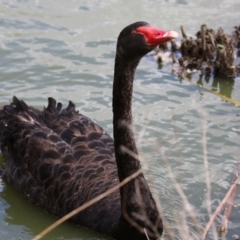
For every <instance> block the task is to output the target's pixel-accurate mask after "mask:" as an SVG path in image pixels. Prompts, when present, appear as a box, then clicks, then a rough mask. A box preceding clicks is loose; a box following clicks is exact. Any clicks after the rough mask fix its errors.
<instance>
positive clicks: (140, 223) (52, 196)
mask: <svg viewBox="0 0 240 240" xmlns="http://www.w3.org/2000/svg"><path fill="white" fill-rule="evenodd" d="M176 36H177V33H176V32H173V31H170V32H166V31H163V30H159V29H157V28H154V27H151V26H150V25H149V24H148V23H146V22H136V23H133V24H131V25H129V26H127V27H126V28H124V29H123V30H122V31H121V33H120V35H119V37H118V42H117V51H116V58H115V71H114V82H113V102H112V104H113V126H114V131H113V135H114V140H113V139H112V138H111V137H110V136H109V135H108V134H107V133H106V132H105V131H104V130H103V129H102V128H101V127H100V126H98V125H97V124H96V123H94V122H93V121H92V120H91V119H89V118H87V117H85V116H83V115H81V114H79V113H78V111H76V110H75V105H74V104H73V103H72V102H71V101H70V102H69V105H68V107H67V108H63V107H62V104H61V103H57V102H56V101H55V100H54V99H53V98H49V99H48V106H47V108H44V109H43V111H40V110H37V109H35V108H33V107H30V106H28V105H27V104H26V103H25V102H24V101H22V100H19V99H18V98H16V97H13V100H12V103H11V104H9V105H6V106H4V107H3V109H2V110H0V146H1V151H2V154H3V156H4V159H5V163H4V167H3V177H4V178H5V179H6V180H7V181H8V182H10V183H11V184H12V185H13V186H14V187H15V188H16V189H17V190H18V191H19V192H20V193H21V194H22V195H23V196H24V197H25V198H26V199H27V200H28V201H29V202H31V203H33V204H35V205H36V206H38V207H40V208H43V209H45V210H46V211H48V212H49V213H51V214H54V215H57V216H63V215H65V214H67V213H69V212H70V211H72V210H73V209H75V208H77V207H78V206H80V205H82V204H84V203H85V202H87V201H89V200H91V199H93V198H94V197H96V196H98V195H99V194H101V193H103V192H105V191H107V190H108V189H110V188H112V187H113V186H115V185H116V184H117V183H119V181H120V182H121V181H123V180H124V179H125V178H127V177H128V176H130V175H131V174H133V173H135V172H136V171H138V170H139V169H140V168H141V166H140V162H139V160H138V159H136V158H135V157H134V156H133V154H130V152H129V151H131V152H132V153H134V154H137V153H138V152H137V148H136V145H135V141H134V135H133V132H132V130H131V124H132V110H131V102H132V89H133V79H134V74H135V70H136V67H137V65H138V64H139V61H140V59H141V58H142V57H143V56H144V55H145V54H147V53H148V52H150V51H151V50H153V49H154V48H155V47H156V46H157V45H159V44H160V43H163V42H166V41H169V40H171V39H173V38H175V37H176ZM122 146H124V147H125V149H128V151H124V150H123V147H122ZM70 220H71V221H72V222H74V223H76V224H79V225H81V226H84V227H87V228H91V229H93V230H95V231H98V232H100V233H103V234H106V235H109V236H111V237H113V238H115V239H121V240H123V239H125V240H141V239H143V240H146V239H147V237H146V235H148V237H149V239H157V238H159V237H160V236H161V234H162V231H163V225H162V220H161V216H160V214H159V211H158V209H157V207H156V203H155V201H154V199H153V197H152V194H151V192H150V190H149V187H148V185H147V182H146V180H145V178H144V176H143V174H142V173H141V174H140V175H138V176H137V177H136V178H135V179H134V180H131V181H130V182H129V183H127V184H126V185H124V186H123V187H122V188H121V189H120V190H118V191H115V192H114V193H112V194H110V195H109V196H107V197H105V198H104V199H102V200H100V201H99V202H97V203H95V204H94V205H92V206H90V207H88V208H87V209H85V210H84V211H82V212H80V213H78V214H77V215H75V216H74V217H72V218H71V219H70Z"/></svg>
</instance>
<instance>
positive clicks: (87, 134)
mask: <svg viewBox="0 0 240 240" xmlns="http://www.w3.org/2000/svg"><path fill="white" fill-rule="evenodd" d="M0 136H1V138H0V143H1V150H2V152H3V155H4V157H5V168H4V172H3V176H4V177H5V178H7V180H8V181H9V182H10V183H11V184H13V185H14V186H15V187H16V188H17V189H18V190H19V191H20V192H21V194H22V195H24V196H25V197H26V198H27V199H28V201H30V202H31V203H33V204H35V205H37V206H39V207H41V208H43V209H45V210H46V211H48V212H49V213H51V214H54V215H57V216H63V215H65V214H67V213H68V212H70V211H71V210H73V209H75V208H77V207H78V206H80V205H82V204H83V203H85V202H87V201H89V200H91V199H92V198H94V197H96V196H98V195H100V194H101V193H103V192H105V191H106V190H108V189H110V188H111V187H113V186H115V185H116V184H117V183H118V182H119V179H118V174H117V166H116V162H115V154H114V143H113V139H112V138H111V137H110V136H109V135H108V134H107V133H106V132H105V131H104V130H103V129H102V128H101V127H99V126H98V125H97V124H95V123H94V122H93V121H91V120H90V119H89V118H87V117H85V116H83V115H81V114H79V113H78V112H77V111H76V110H75V106H74V104H73V103H72V102H69V105H68V107H67V108H65V109H63V108H62V104H61V103H58V104H56V101H55V100H54V99H53V98H49V104H48V107H47V108H44V110H43V111H39V110H37V109H34V108H31V107H28V106H27V105H26V103H25V102H23V101H19V100H18V99H17V98H16V97H14V98H13V101H12V103H11V104H10V105H7V106H5V107H4V109H3V110H1V111H0ZM120 215H121V209H120V195H119V191H115V192H114V193H113V194H111V195H109V196H108V197H106V198H104V199H102V200H101V201H99V202H97V203H96V204H94V205H92V206H91V207H89V208H87V209H86V210H84V211H83V212H81V213H79V214H78V215H76V216H75V217H73V218H72V219H71V220H72V221H73V222H75V223H77V224H80V225H82V226H85V227H89V228H92V229H94V230H96V231H99V232H104V233H108V232H109V231H110V230H111V229H112V227H113V228H114V226H116V225H117V223H118V220H119V218H120ZM110 226H111V227H110Z"/></svg>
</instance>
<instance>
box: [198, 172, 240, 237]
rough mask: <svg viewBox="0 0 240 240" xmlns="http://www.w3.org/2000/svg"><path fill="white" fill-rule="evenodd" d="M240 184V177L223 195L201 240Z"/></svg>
mask: <svg viewBox="0 0 240 240" xmlns="http://www.w3.org/2000/svg"><path fill="white" fill-rule="evenodd" d="M239 183H240V175H239V176H238V177H237V179H236V181H235V182H234V183H233V184H232V186H231V188H230V189H229V190H228V192H227V194H226V195H225V197H224V199H223V200H222V202H221V203H220V204H219V206H218V207H217V209H216V210H215V212H214V213H213V215H212V216H211V218H210V220H209V222H208V224H207V226H206V227H205V229H204V232H203V234H202V236H201V238H200V239H201V240H204V239H205V238H206V235H207V233H208V231H209V230H210V228H211V226H212V224H213V221H214V219H215V218H216V217H217V215H218V214H219V212H220V211H221V210H222V208H223V207H224V205H225V204H226V203H227V201H228V200H229V198H230V197H231V195H232V194H233V192H234V191H236V187H237V185H238V184H239Z"/></svg>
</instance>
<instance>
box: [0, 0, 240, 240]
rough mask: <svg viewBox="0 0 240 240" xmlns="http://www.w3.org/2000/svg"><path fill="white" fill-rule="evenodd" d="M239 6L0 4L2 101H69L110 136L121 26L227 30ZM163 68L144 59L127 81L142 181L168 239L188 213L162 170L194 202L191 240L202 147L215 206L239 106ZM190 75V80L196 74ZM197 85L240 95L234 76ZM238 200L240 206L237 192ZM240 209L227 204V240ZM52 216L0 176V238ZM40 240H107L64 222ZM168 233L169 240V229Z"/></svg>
mask: <svg viewBox="0 0 240 240" xmlns="http://www.w3.org/2000/svg"><path fill="white" fill-rule="evenodd" d="M239 9H240V3H239V1H238V0H231V1H230V0H222V1H217V0H208V1H207V0H201V1H200V0H198V1H194V2H193V1H189V0H176V1H173V0H169V1H167V0H166V1H163V0H161V1H160V0H159V1H156V0H148V1H147V0H138V1H126V0H123V1H115V0H111V1H110V0H109V1H101V0H93V1H73V0H72V1H71V0H69V1H63V0H58V1H57V0H49V1H44V2H41V1H38V0H35V1H33V0H29V1H27V0H19V1H15V0H11V1H1V2H0V72H1V77H0V97H1V102H0V105H4V104H7V103H9V101H10V99H11V96H12V95H17V96H18V97H19V98H23V99H24V100H26V101H27V103H28V104H30V105H33V106H35V107H37V108H42V106H44V105H46V98H47V97H49V96H52V97H54V98H56V99H57V100H58V101H61V102H63V103H64V104H65V105H66V104H67V102H68V99H71V100H73V101H74V102H75V103H76V106H77V108H78V109H79V110H80V111H81V112H82V113H83V114H85V115H87V116H89V117H90V118H92V119H94V120H95V121H96V122H97V123H98V124H100V125H101V126H103V127H104V128H105V129H106V130H107V131H108V132H109V133H110V134H111V133H112V120H111V119H112V111H111V92H112V89H111V88H112V75H113V64H114V61H113V59H114V55H115V44H116V38H117V36H118V33H119V31H120V30H121V29H122V28H123V27H125V26H126V25H128V24H130V23H132V22H135V21H138V20H145V21H148V22H149V23H151V24H153V25H155V26H158V27H162V28H164V29H169V30H178V29H179V25H180V24H183V25H184V26H185V29H186V31H187V32H188V33H190V34H194V33H195V32H196V30H197V29H198V28H199V26H200V25H201V24H202V23H206V24H207V25H208V26H211V27H212V28H214V29H217V28H218V27H220V26H222V27H223V28H224V29H225V31H226V32H231V31H232V30H233V28H232V27H233V26H235V25H237V24H240V22H238V21H239ZM169 68H170V67H169V66H165V67H164V68H163V69H162V70H160V69H158V68H157V64H156V62H155V60H154V58H153V57H152V56H150V55H149V56H146V57H145V58H144V59H143V60H142V61H141V64H140V65H139V67H138V71H137V73H136V80H135V84H134V96H133V114H134V127H135V129H136V133H137V134H136V138H137V142H138V146H139V151H140V153H141V156H142V158H143V159H144V161H145V162H146V163H147V166H148V170H145V172H146V176H147V179H148V181H149V183H150V185H151V186H152V187H153V188H154V189H153V190H154V192H155V196H156V198H157V199H159V200H160V202H161V206H162V209H163V215H164V217H165V219H166V222H167V223H166V225H168V226H169V228H170V229H171V231H172V232H173V235H174V237H173V239H177V238H181V231H180V233H179V231H178V230H179V229H181V226H182V224H183V223H184V219H185V217H184V214H185V213H186V212H185V211H183V210H184V208H183V202H182V198H181V197H180V196H179V193H178V192H177V190H176V188H175V186H174V184H173V181H172V179H171V178H170V176H171V174H170V172H169V171H170V170H169V169H171V171H172V173H173V175H174V177H175V179H176V180H177V182H178V183H179V184H180V186H181V189H182V190H183V192H184V194H185V195H186V198H187V199H188V201H189V202H190V203H191V204H192V206H193V208H194V210H192V211H191V212H194V213H195V214H196V215H197V223H195V222H194V221H193V220H192V219H190V218H189V216H188V217H187V218H186V223H185V229H186V225H187V226H189V233H190V235H191V236H192V239H198V236H199V229H200V230H201V229H203V228H204V226H205V225H206V223H207V222H208V219H209V218H208V211H207V207H206V206H207V201H206V196H207V193H208V190H207V187H206V171H205V167H204V157H203V156H204V153H203V149H204V146H205V145H204V143H206V156H207V159H208V171H207V172H208V174H209V177H210V183H211V206H212V211H214V210H215V209H216V207H217V206H218V204H219V202H220V201H221V200H222V199H223V198H224V196H225V194H226V192H227V191H228V189H229V188H230V186H231V183H232V182H233V180H234V178H235V172H236V170H237V167H238V161H239V158H240V151H239V142H240V127H239V120H240V117H237V116H236V115H237V114H240V109H239V108H237V107H235V106H234V105H233V104H231V103H228V102H226V101H224V100H222V99H221V98H219V97H217V96H215V95H213V94H212V93H210V92H207V91H205V90H203V89H200V88H198V87H197V86H195V85H193V84H191V83H189V82H187V81H179V80H178V79H177V78H176V77H175V76H174V75H173V74H170V73H169ZM193 79H194V80H195V81H197V80H198V76H197V75H194V76H193ZM201 81H202V82H203V83H204V85H205V86H207V87H208V88H210V89H211V88H213V89H215V90H216V91H220V92H221V94H224V95H226V96H228V97H230V98H233V99H235V100H237V101H240V95H239V90H240V78H236V79H235V80H226V79H215V80H214V79H212V78H211V79H210V80H209V81H206V80H204V79H202V80H201ZM205 134H206V141H205V140H204V136H205ZM146 139H147V141H146ZM203 142H204V143H203ZM235 202H236V204H238V202H239V194H238V193H237V195H236V198H235ZM239 214H240V210H239V207H234V208H233V212H232V216H231V219H230V225H229V229H228V232H227V235H226V238H227V239H234V237H235V236H237V235H240V230H239V229H240V218H239ZM220 218H221V215H219V216H218V217H217V220H216V224H219V222H220V220H221V219H220ZM55 220H56V218H55V217H53V216H50V215H49V214H47V213H45V212H43V211H42V210H40V209H38V208H36V207H35V206H33V205H31V204H29V203H28V202H26V201H25V199H23V198H22V197H21V196H20V194H19V193H18V192H17V191H16V190H15V189H14V188H13V187H11V186H10V185H9V184H7V183H6V182H5V181H2V180H0V229H1V230H0V239H3V240H4V239H7V240H9V239H24V240H25V239H31V238H32V237H33V236H35V235H36V234H38V233H39V232H40V231H42V230H43V229H44V228H45V227H47V226H48V225H49V224H50V223H52V222H54V221H55ZM185 236H186V235H185ZM219 238H221V237H220V236H219ZM45 239H71V240H73V239H84V240H90V239H107V238H105V237H103V236H100V235H98V234H96V233H93V232H91V231H89V230H85V229H82V228H79V227H76V226H73V225H71V224H69V223H66V224H63V225H62V226H60V227H58V228H57V229H56V230H55V231H53V232H52V233H50V234H49V235H48V236H47V237H46V238H45ZM165 239H170V236H169V234H166V235H165ZM182 239H184V237H182ZM185 239H186V237H185ZM188 239H191V238H190V237H189V238H188ZM208 239H213V235H212V234H209V235H208Z"/></svg>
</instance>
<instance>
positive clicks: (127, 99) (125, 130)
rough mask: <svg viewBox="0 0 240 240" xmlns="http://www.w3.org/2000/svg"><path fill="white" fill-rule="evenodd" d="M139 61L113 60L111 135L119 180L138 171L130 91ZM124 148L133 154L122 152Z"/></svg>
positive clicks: (138, 164)
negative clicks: (112, 135) (112, 136)
mask: <svg viewBox="0 0 240 240" xmlns="http://www.w3.org/2000/svg"><path fill="white" fill-rule="evenodd" d="M138 63H139V61H137V62H134V63H127V62H124V60H122V61H120V60H119V59H118V57H117V58H116V60H115V72H114V83H113V128H114V130H113V134H114V142H115V143H114V144H115V153H116V161H117V166H118V174H119V180H120V181H123V180H124V179H125V178H126V177H128V176H130V175H131V174H133V173H134V172H136V171H137V170H139V169H140V163H139V161H138V160H137V159H136V158H134V157H133V155H134V154H137V148H136V145H135V140H134V134H133V131H132V109H131V107H132V91H133V79H134V74H135V70H136V68H137V65H138ZM123 148H126V149H127V150H130V151H131V152H132V153H133V154H131V155H130V154H128V153H127V152H126V151H124V150H123Z"/></svg>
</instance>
